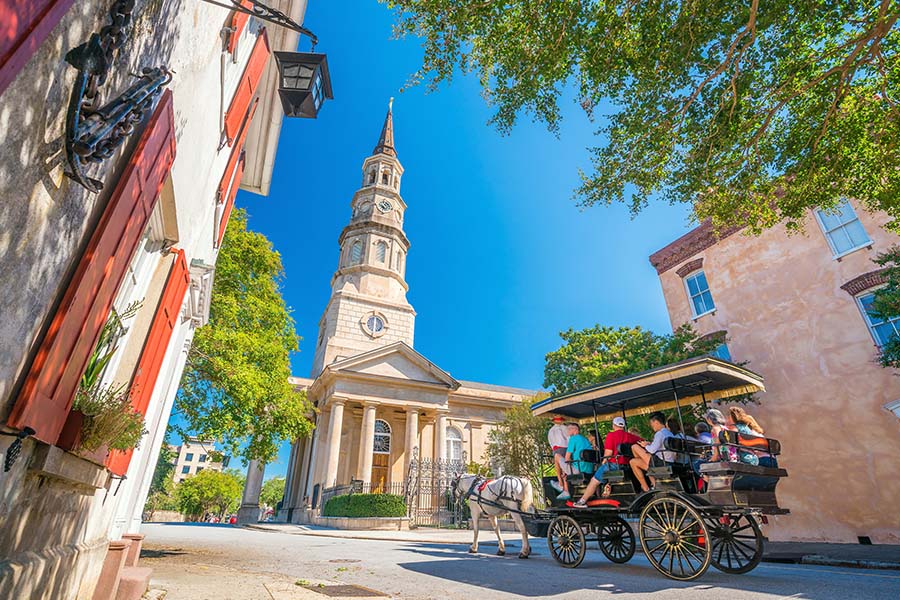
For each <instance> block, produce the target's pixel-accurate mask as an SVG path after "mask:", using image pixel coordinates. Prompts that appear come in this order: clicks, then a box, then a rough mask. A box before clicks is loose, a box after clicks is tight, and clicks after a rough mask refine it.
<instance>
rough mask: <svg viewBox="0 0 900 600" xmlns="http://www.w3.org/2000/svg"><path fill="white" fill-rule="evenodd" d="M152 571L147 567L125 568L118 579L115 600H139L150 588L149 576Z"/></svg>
mask: <svg viewBox="0 0 900 600" xmlns="http://www.w3.org/2000/svg"><path fill="white" fill-rule="evenodd" d="M152 572H153V569H150V568H148V567H125V568H123V569H122V574H121V577H120V578H119V589H118V591H117V592H116V600H140V599H141V598H143V597H144V594H145V593H146V592H147V589H148V588H149V587H150V575H151V573H152Z"/></svg>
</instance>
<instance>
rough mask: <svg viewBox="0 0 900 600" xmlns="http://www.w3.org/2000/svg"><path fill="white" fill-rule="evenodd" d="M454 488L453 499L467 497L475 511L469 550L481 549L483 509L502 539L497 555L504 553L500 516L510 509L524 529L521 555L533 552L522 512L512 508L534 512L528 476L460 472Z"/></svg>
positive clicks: (520, 556) (521, 528) (514, 519)
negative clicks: (462, 473) (496, 475)
mask: <svg viewBox="0 0 900 600" xmlns="http://www.w3.org/2000/svg"><path fill="white" fill-rule="evenodd" d="M452 488H453V496H454V499H455V500H456V501H457V502H459V501H462V500H467V501H468V502H469V510H470V511H471V512H472V522H473V523H474V526H475V539H474V540H473V541H472V545H471V546H469V552H472V553H475V552H478V521H479V520H480V518H481V515H482V513H484V515H485V516H487V518H488V519H489V520H490V522H491V526H492V527H493V528H494V533H496V534H497V541H498V542H499V543H500V549H499V550H497V555H498V556H503V555H504V554H506V544H504V543H503V538H502V537H501V536H500V526H499V525H498V524H497V517H499V516H500V515H502V514H504V513H507V512H508V513H509V514H510V516H512V519H513V521H514V522H515V524H516V527H517V528H518V530H519V531H520V532H521V533H522V551H521V552H519V558H528V555H530V554H531V545H530V544H529V543H528V531H527V530H526V529H525V523H524V522H523V521H522V515H520V514H519V513H517V512H512V511H521V512H525V513H530V512H533V507H532V489H531V482H530V481H529V480H528V479H526V478H524V477H513V476H512V475H504V476H503V477H500V478H498V479H492V480H488V479H485V478H484V477H482V476H480V475H472V474H471V473H467V474H465V475H457V476H456V478H455V479H454V480H453V486H452Z"/></svg>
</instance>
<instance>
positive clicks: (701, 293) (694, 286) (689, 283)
mask: <svg viewBox="0 0 900 600" xmlns="http://www.w3.org/2000/svg"><path fill="white" fill-rule="evenodd" d="M684 286H685V288H687V294H688V298H690V300H691V311H692V312H693V314H694V317H699V316H701V315H705V314H706V313H709V312H712V311H714V310H715V309H716V305H715V303H714V302H713V298H712V294H711V293H710V291H709V284H708V283H707V282H706V273H704V272H703V271H695V272H694V273H691V274H690V275H688V276H687V277H685V278H684Z"/></svg>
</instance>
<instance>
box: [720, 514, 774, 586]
mask: <svg viewBox="0 0 900 600" xmlns="http://www.w3.org/2000/svg"><path fill="white" fill-rule="evenodd" d="M706 528H707V529H708V530H709V541H710V548H711V550H712V552H711V554H712V565H713V566H714V567H715V568H717V569H718V570H720V571H722V572H723V573H731V574H734V575H740V574H742V573H748V572H750V571H752V570H753V569H755V568H756V566H757V565H758V564H759V563H760V561H761V560H762V555H763V535H762V530H761V529H760V528H759V524H758V523H757V522H756V519H754V518H753V517H752V516H751V515H743V514H736V515H724V516H722V517H715V518H708V519H706Z"/></svg>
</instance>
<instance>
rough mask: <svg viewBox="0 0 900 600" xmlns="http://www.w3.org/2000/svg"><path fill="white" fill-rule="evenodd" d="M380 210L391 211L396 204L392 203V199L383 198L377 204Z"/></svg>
mask: <svg viewBox="0 0 900 600" xmlns="http://www.w3.org/2000/svg"><path fill="white" fill-rule="evenodd" d="M376 206H377V207H378V210H380V211H381V212H383V213H386V212H390V211H391V209H392V208H394V205H393V204H391V202H390V200H381V201H380V202H379V203H378V204H376Z"/></svg>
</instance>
